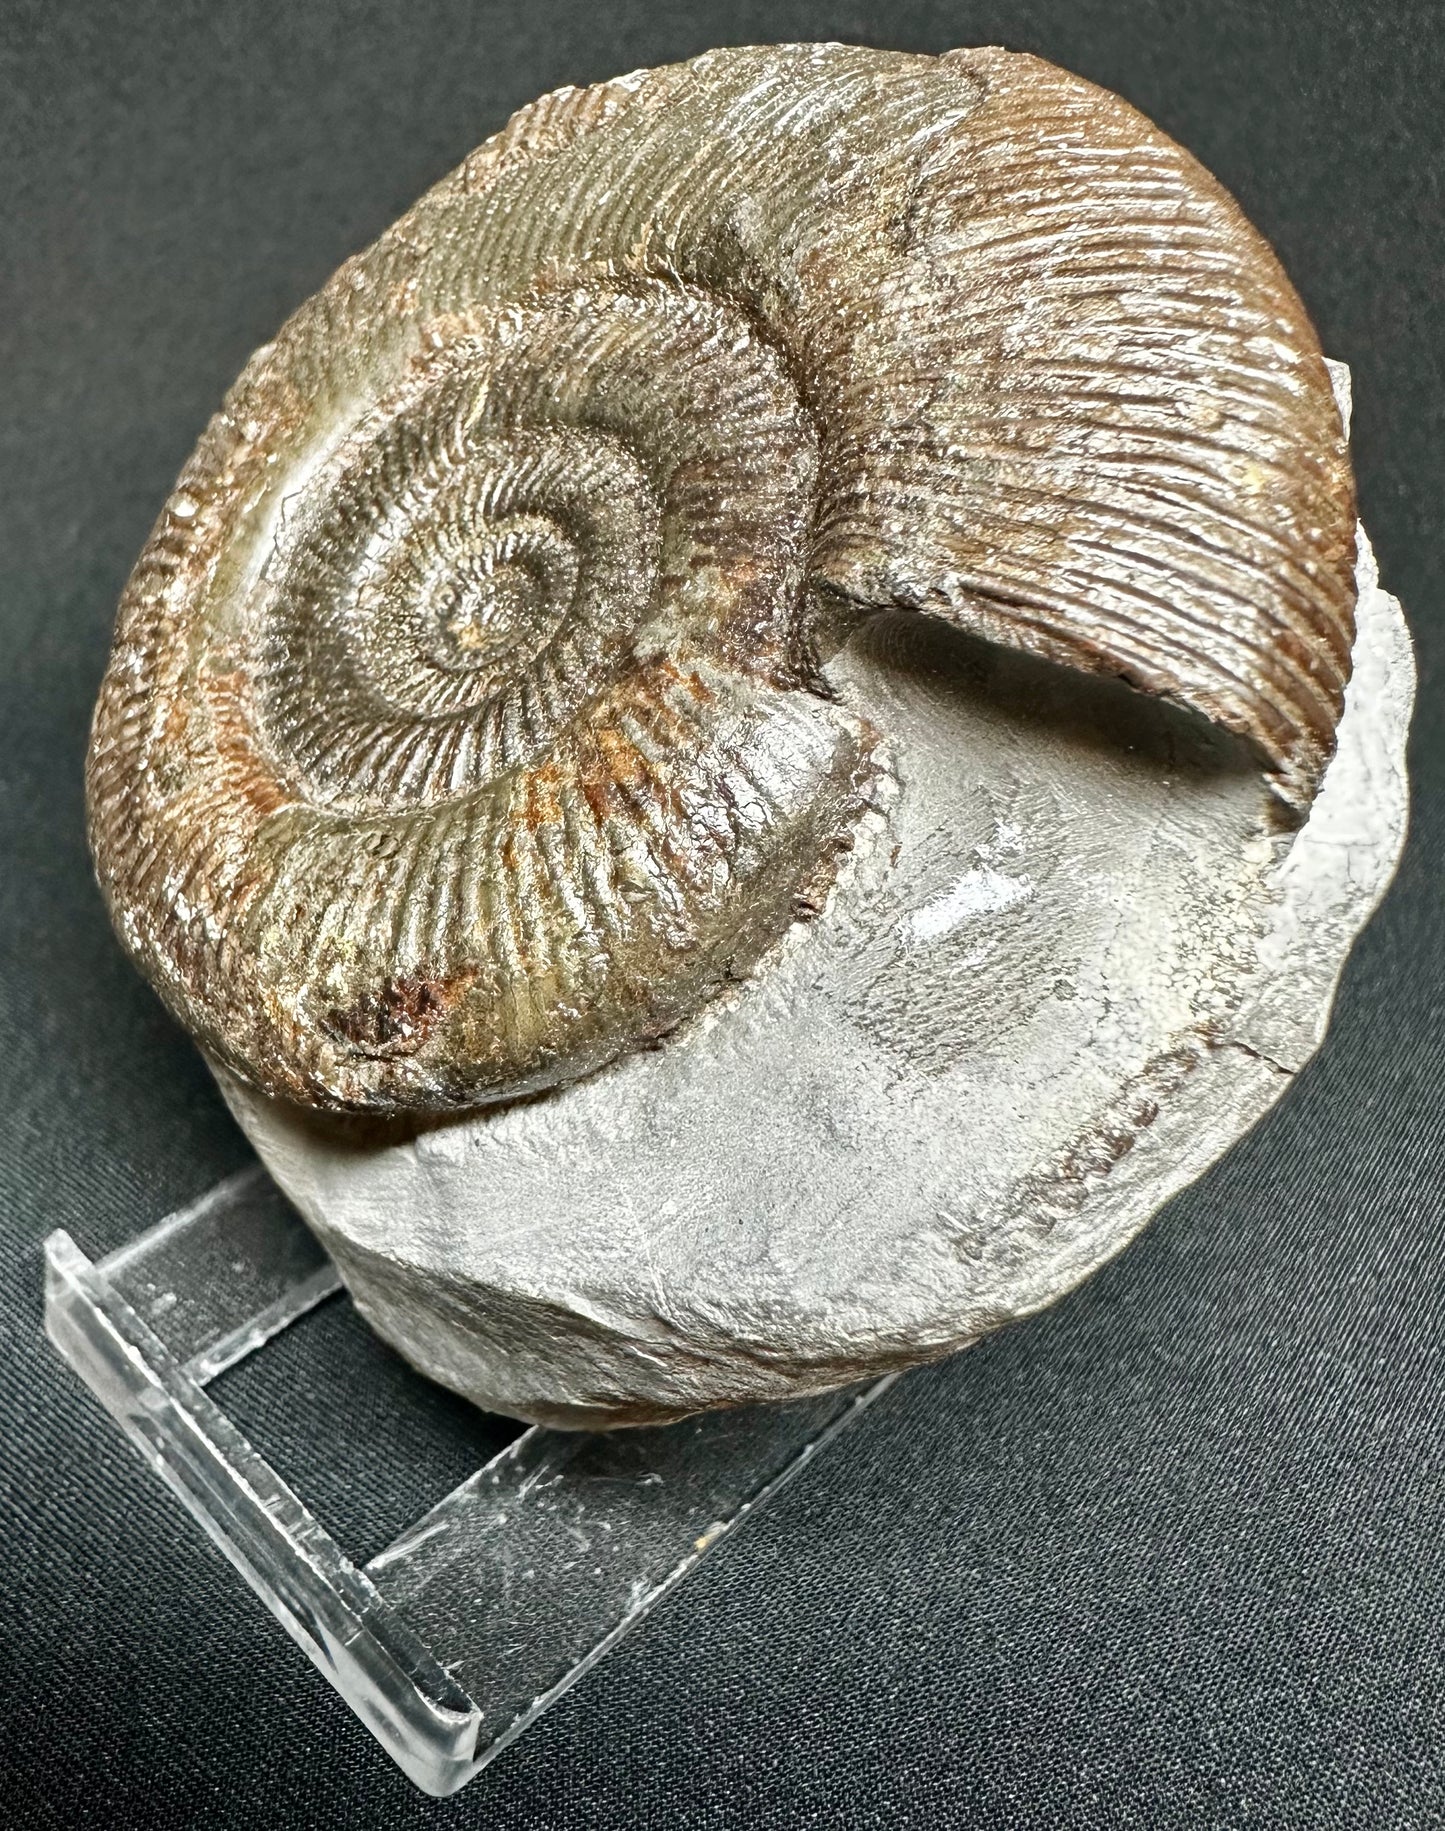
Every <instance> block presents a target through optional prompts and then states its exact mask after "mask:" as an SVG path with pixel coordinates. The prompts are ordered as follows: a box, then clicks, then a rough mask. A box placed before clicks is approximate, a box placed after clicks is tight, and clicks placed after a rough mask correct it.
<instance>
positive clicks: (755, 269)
mask: <svg viewBox="0 0 1445 1831" xmlns="http://www.w3.org/2000/svg"><path fill="white" fill-rule="evenodd" d="M1353 562H1354V509H1353V502H1352V490H1351V482H1350V474H1349V469H1348V462H1347V458H1346V452H1345V444H1344V438H1343V433H1342V428H1341V425H1340V420H1339V415H1338V412H1337V409H1336V405H1335V401H1334V398H1333V396H1332V393H1331V389H1330V383H1329V378H1328V376H1327V373H1326V369H1325V365H1324V363H1323V361H1322V358H1321V355H1320V352H1319V349H1318V347H1317V344H1316V341H1315V338H1314V335H1313V333H1312V331H1311V329H1310V326H1309V323H1308V321H1307V319H1306V317H1305V315H1304V312H1303V310H1302V308H1301V306H1300V303H1299V301H1298V299H1297V298H1296V296H1295V294H1294V292H1293V290H1292V289H1291V287H1290V285H1289V283H1288V281H1287V280H1286V278H1285V276H1284V274H1283V273H1282V271H1281V269H1280V267H1279V265H1278V264H1277V262H1276V260H1275V259H1274V257H1273V255H1272V254H1271V252H1270V250H1269V248H1268V247H1267V246H1266V245H1265V243H1264V242H1263V241H1262V239H1261V238H1260V236H1259V235H1258V234H1257V233H1256V232H1255V231H1254V230H1253V229H1252V228H1251V227H1250V226H1249V224H1248V223H1247V222H1246V221H1245V220H1244V218H1243V217H1242V215H1241V214H1240V211H1239V210H1238V208H1237V207H1236V205H1235V204H1234V203H1233V202H1232V201H1231V199H1230V198H1229V197H1228V196H1227V195H1226V194H1225V193H1224V192H1223V191H1222V190H1221V189H1220V187H1219V186H1218V185H1217V184H1216V183H1215V182H1214V181H1213V180H1212V179H1211V178H1210V177H1209V176H1208V175H1207V174H1206V173H1205V172H1204V171H1203V170H1202V169H1201V168H1200V167H1199V166H1198V165H1197V164H1196V163H1195V161H1194V160H1193V159H1192V158H1191V157H1190V156H1189V155H1188V154H1187V153H1185V152H1183V151H1182V150H1181V149H1180V148H1179V147H1178V146H1176V145H1174V144H1173V143H1172V142H1171V141H1170V140H1168V139H1167V138H1166V137H1165V136H1164V135H1163V134H1161V133H1160V132H1159V131H1158V130H1157V129H1155V128H1154V127H1153V126H1151V125H1150V123H1149V122H1147V121H1146V120H1145V119H1143V118H1142V117H1141V116H1140V115H1139V114H1137V113H1136V112H1135V111H1134V110H1133V109H1132V108H1130V107H1128V106H1127V105H1126V104H1125V103H1123V102H1121V101H1120V100H1118V99H1117V98H1116V97H1114V96H1112V95H1109V94H1107V93H1105V92H1103V91H1101V90H1099V89H1097V88H1095V87H1093V86H1091V85H1090V84H1088V83H1086V82H1083V81H1081V80H1079V79H1077V78H1075V77H1072V76H1069V75H1067V74H1065V73H1063V72H1062V71H1060V70H1057V69H1054V68H1052V67H1051V66H1049V65H1048V64H1045V63H1042V62H1040V61H1039V60H1037V59H1035V58H1033V57H1028V56H1019V55H1012V54H1009V53H1006V52H1003V51H999V50H981V51H964V52H955V53H951V54H949V55H947V56H945V57H941V58H937V59H934V58H929V57H914V56H902V55H895V54H891V53H884V52H877V51H871V50H863V49H857V48H852V47H845V46H838V45H825V46H786V47H780V48H768V49H751V50H731V51H720V52H715V53H712V54H710V55H708V56H705V57H701V58H698V59H696V60H694V61H693V62H691V63H688V64H684V65H679V66H676V67H674V68H668V69H662V70H654V71H644V72H640V73H638V74H636V75H634V76H630V77H625V78H622V79H620V80H618V81H615V82H611V83H606V84H603V85H600V86H598V87H596V88H592V89H587V90H582V91H575V90H563V91H560V92H558V93H557V94H555V95H552V96H548V97H545V98H544V99H543V100H541V101H539V102H537V103H536V104H534V105H533V106H532V107H530V108H527V109H524V110H523V111H522V112H521V113H520V114H519V115H517V116H516V117H515V118H514V119H513V120H512V121H511V122H510V124H509V125H508V126H507V127H506V128H505V129H504V130H503V131H502V132H501V133H500V134H498V135H497V136H496V137H495V138H494V139H492V140H490V141H488V142H487V143H486V145H484V146H483V147H482V148H481V149H480V150H479V151H477V152H476V153H475V154H473V155H472V157H471V158H469V159H468V160H467V161H466V162H465V164H463V165H462V166H461V167H460V168H459V169H458V170H457V171H456V172H454V173H453V174H452V175H451V176H450V177H449V178H447V179H445V180H444V181H443V182H442V183H441V184H439V185H438V186H437V187H436V188H435V189H434V190H433V191H431V192H430V193H429V194H428V195H427V196H425V197H424V198H423V199H422V200H421V201H420V202H419V203H418V204H417V205H416V206H415V208H414V209H412V210H411V211H410V212H409V213H408V214H407V215H406V216H405V217H404V218H402V220H401V221H400V222H399V223H398V224H397V225H396V226H395V227H394V228H393V229H392V230H391V231H389V232H388V233H387V234H386V235H385V236H383V237H382V238H381V240H380V241H379V242H377V243H376V245H375V246H374V247H372V248H371V249H369V250H368V251H367V252H366V253H364V254H362V255H360V256H358V257H356V258H355V259H354V260H351V261H349V262H348V263H347V264H346V265H345V266H344V267H343V268H342V269H341V270H340V271H339V272H338V273H337V274H336V275H335V277H334V278H333V279H332V280H331V281H330V283H329V284H328V285H327V286H326V287H325V288H324V289H323V290H322V291H321V292H320V293H319V294H318V295H317V296H316V297H315V298H314V299H312V300H310V301H309V302H308V303H307V304H305V305H304V306H302V307H301V309H300V310H299V311H298V312H297V313H296V314H295V316H294V317H292V318H291V319H290V321H289V322H288V323H287V324H286V325H285V326H284V328H283V329H282V330H281V332H280V334H279V335H278V337H277V339H276V341H275V342H274V343H273V344H270V345H268V346H267V347H265V348H264V349H262V350H260V351H259V352H258V353H257V354H256V356H255V357H254V358H253V359H252V361H251V362H250V364H249V365H248V366H247V368H246V370H245V371H244V373H243V374H242V376H241V377H240V379H239V381H238V382H237V383H236V385H235V387H234V388H233V389H232V391H231V393H230V395H229V396H228V397H227V400H226V403H225V405H224V407H223V409H222V411H221V412H220V413H219V414H218V415H217V416H216V418H215V419H214V420H213V421H212V423H211V425H210V426H209V428H208V429H207V431H206V433H205V435H204V437H203V439H202V440H201V443H200V446H199V447H198V449H197V451H196V453H195V455H194V456H193V458H192V459H191V461H190V462H189V464H188V465H187V467H186V469H185V471H184V473H183V475H182V477H181V479H180V481H179V483H178V485H177V488H176V490H175V492H174V494H173V495H172V496H171V498H170V500H169V502H168V503H167V504H166V507H165V510H164V512H163V514H162V516H161V518H160V521H159V523H158V524H157V526H156V529H155V531H154V533H153V535H152V537H151V539H150V542H149V544H148V546H147V547H146V550H145V552H144V554H143V555H142V557H141V559H140V561H139V563H138V565H137V567H136V570H135V573H134V575H133V577H132V579H131V581H130V584H129V586H128V588H127V591H126V594H125V598H124V601H123V604H122V607H121V613H120V620H119V627H118V631H117V635H116V641H115V649H114V654H113V657H112V661H111V664H110V669H109V672H108V674H107V677H106V680H105V684H104V687H103V690H102V693H101V698H100V704H99V707H98V710H97V713H96V719H95V730H94V738H93V743H92V748H91V754H90V764H89V796H90V813H91V831H92V839H93V845H94V850H95V856H96V861H97V866H98V871H99V875H100V880H101V883H102V885H103V888H104V890H105V893H106V896H107V898H108V900H109V903H110V908H111V912H112V915H113V919H114V921H115V923H116V926H117V928H118V930H119V932H120V934H121V936H122V938H123V940H124V941H125V943H126V945H127V947H128V948H129V949H130V951H131V953H132V954H133V955H134V957H135V959H136V960H137V961H138V963H139V964H140V966H141V967H142V969H143V970H144V971H145V972H146V973H147V974H148V976H149V977H150V978H151V980H152V981H153V982H154V983H155V985H156V986H157V987H158V989H159V990H160V992H161V994H162V996H163V997H164V998H165V999H166V1001H167V1003H168V1004H169V1005H170V1007H171V1008H172V1010H173V1011H174V1012H175V1013H176V1014H177V1015H178V1016H179V1017H180V1019H181V1020H182V1022H183V1023H185V1024H186V1025H187V1026H188V1027H189V1028H190V1030H191V1031H192V1032H193V1033H194V1034H195V1035H196V1036H197V1038H198V1039H199V1040H200V1042H201V1043H202V1045H203V1046H204V1048H205V1049H206V1050H207V1051H208V1052H209V1053H210V1055H211V1056H212V1057H213V1058H214V1059H216V1060H217V1061H218V1062H219V1063H221V1064H222V1065H224V1066H225V1067H226V1068H228V1069H230V1070H231V1071H232V1072H233V1073H234V1074H236V1075H238V1076H240V1077H242V1078H243V1079H245V1080H247V1081H249V1082H251V1083H252V1084H254V1085H255V1086H256V1087H258V1088H260V1089H262V1090H264V1091H266V1092H269V1093H273V1094H279V1095H284V1096H287V1097H288V1098H290V1099H292V1100H296V1101H300V1102H303V1103H306V1104H309V1105H314V1106H318V1107H325V1108H333V1109H361V1110H366V1109H371V1110H380V1111H402V1112H407V1111H410V1112H417V1113H428V1112H432V1113H439V1112H445V1111H448V1110H453V1109H460V1108H466V1107H469V1106H475V1105H478V1104H480V1103H483V1102H488V1101H494V1100H498V1099H502V1098H507V1097H510V1096H515V1095H519V1094H522V1093H526V1092H530V1091H535V1090H538V1089H541V1088H545V1087H548V1086H551V1085H555V1084H557V1083H559V1082H562V1081H566V1080H570V1079H573V1078H575V1077H577V1076H579V1075H582V1074H584V1073H585V1072H587V1071H588V1070H590V1069H593V1068H595V1067H596V1066H598V1065H599V1064H601V1063H603V1062H605V1061H607V1060H608V1059H609V1058H612V1057H614V1056H617V1055H618V1054H620V1053H621V1052H624V1051H628V1050H631V1049H635V1048H637V1047H638V1046H640V1045H642V1044H643V1043H645V1042H648V1041H650V1040H652V1039H655V1038H657V1037H658V1036H660V1035H661V1034H662V1033H664V1032H666V1031H667V1030H669V1029H670V1028H672V1027H674V1026H675V1025H677V1024H678V1023H679V1021H680V1020H682V1019H683V1018H685V1017H687V1016H688V1015H689V1014H691V1013H693V1012H695V1011H697V1010H698V1009H699V1008H700V1007H701V1006H702V1005H703V1004H704V1003H705V1001H707V1000H708V999H709V997H710V996H711V995H712V994H713V993H715V992H716V991H717V990H718V988H720V987H722V986H725V985H727V984H728V983H729V982H731V981H735V980H738V979H741V978H745V977H746V976H747V975H749V974H750V973H751V972H753V970H754V969H755V968H756V967H757V966H758V963H759V962H760V961H762V960H763V958H764V956H765V955H766V954H767V952H768V950H769V949H770V948H771V947H773V946H774V944H775V943H776V942H777V941H778V939H779V937H780V936H782V935H783V934H784V933H785V931H787V930H788V929H789V928H790V927H791V926H792V925H793V924H794V923H795V922H796V921H798V920H799V919H800V918H805V917H807V916H808V915H809V914H811V913H813V912H815V911H816V910H817V909H818V908H819V906H820V904H821V903H822V902H823V900H824V898H825V896H826V894H827V891H828V888H829V885H830V882H831V881H832V878H833V876H834V874H835V872H836V870H837V868H838V863H839V859H840V857H841V855H842V854H843V853H845V852H846V851H847V850H848V848H849V846H850V844H851V843H852V841H853V837H854V834H855V832H856V830H857V827H858V823H859V822H860V820H861V819H862V818H863V817H864V814H865V810H866V809H867V808H868V806H869V804H870V802H871V801H872V800H873V799H874V791H875V784H876V781H877V777H878V772H879V771H880V770H882V769H884V768H885V767H886V763H885V760H884V759H883V758H882V756H881V755H880V754H879V753H878V749H877V746H876V744H875V741H874V733H873V732H872V731H871V730H870V728H869V726H868V724H867V721H866V720H864V719H861V718H860V717H858V716H856V715H855V714H854V713H852V712H850V711H848V710H847V709H845V708H844V707H843V706H842V705H840V704H839V703H837V701H836V699H835V698H834V697H833V696H832V694H831V693H830V691H829V690H828V688H827V686H826V684H825V681H824V677H823V674H822V672H821V666H822V663H823V661H824V660H825V659H826V658H827V656H828V654H829V653H830V652H831V651H832V650H833V649H834V648H835V647H836V645H837V644H839V643H840V642H841V641H842V640H843V639H844V638H845V637H846V636H847V635H848V633H849V632H850V630H852V629H854V628H855V626H856V625H857V624H858V623H859V622H861V621H862V620H865V619H868V618H870V617H872V616H874V615H876V614H877V613H879V612H894V613H896V612H901V611H906V612H910V613H915V614H920V615H922V616H925V617H932V618H937V619H943V620H945V621H947V622H949V623H952V624H954V625H957V626H959V627H961V628H963V629H965V630H967V631H970V632H973V633H975V634H976V635H979V636H982V637H984V638H987V639H989V640H990V641H992V642H994V643H997V644H1002V645H1006V646H1008V647H1011V648H1013V649H1020V650H1025V651H1029V652H1031V653H1032V654H1034V655H1037V656H1039V657H1043V658H1046V659H1048V660H1050V661H1052V662H1060V663H1064V664H1066V665H1067V666H1068V667H1070V668H1074V669H1080V670H1089V671H1092V672H1095V673H1102V674H1108V675H1114V676H1118V677H1120V678H1121V679H1123V680H1124V681H1126V682H1128V683H1130V685H1132V686H1133V687H1135V688H1137V689H1140V690H1141V691H1143V692H1145V693H1149V694H1154V695H1159V696H1162V697H1164V698H1166V699H1169V700H1172V701H1175V702H1178V703H1180V704H1182V705H1183V706H1185V707H1188V708H1191V709H1193V711H1195V712H1197V713H1199V714H1202V715H1204V717H1205V718H1207V719H1208V720H1211V721H1213V722H1214V723H1215V724H1217V725H1219V726H1223V727H1225V728H1227V729H1228V730H1229V731H1231V732H1233V733H1236V734H1238V735H1239V737H1240V738H1241V739H1243V740H1245V741H1246V742H1247V743H1248V744H1249V745H1250V746H1252V748H1253V751H1254V754H1255V756H1256V758H1257V761H1258V766H1259V768H1260V769H1261V770H1262V771H1265V772H1267V773H1268V775H1269V777H1270V779H1271V780H1272V782H1273V784H1274V785H1275V788H1276V789H1277V794H1278V800H1279V804H1280V806H1281V808H1282V809H1284V810H1289V809H1293V810H1296V811H1299V810H1302V809H1303V808H1305V807H1306V806H1307V805H1308V803H1309V800H1310V797H1311V795H1312V793H1313V790H1314V787H1315V785H1316V783H1317V781H1318V778H1319V776H1320V772H1321V770H1322V768H1323V767H1324V765H1325V763H1326V762H1327V760H1328V759H1329V756H1330V753H1331V748H1332V743H1333V735H1334V731H1335V726H1336V722H1337V720H1338V717H1339V714H1340V709H1341V705H1342V695H1343V690H1344V686H1345V681H1346V677H1347V674H1348V671H1349V658H1350V650H1351V641H1352V635H1353V612H1354V584H1353V572H1352V567H1353Z"/></svg>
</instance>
